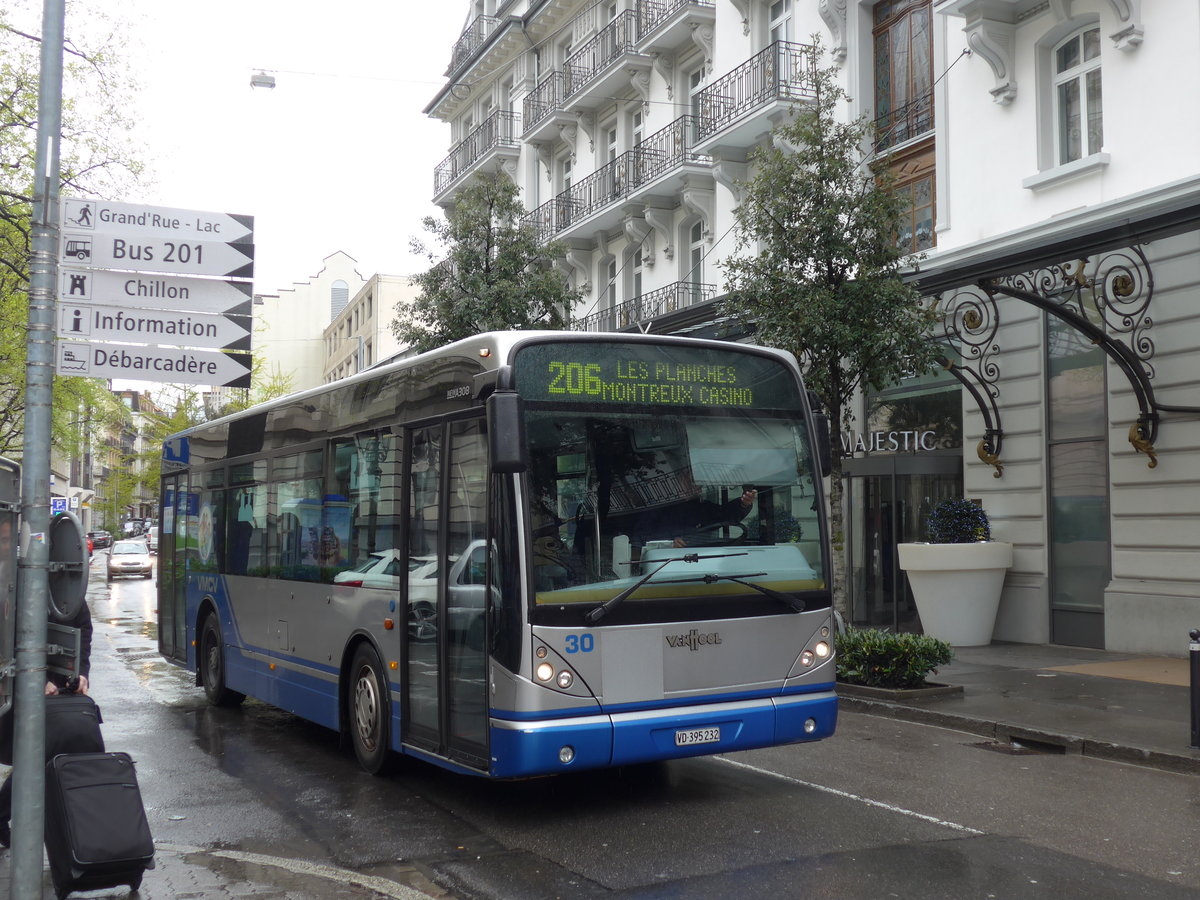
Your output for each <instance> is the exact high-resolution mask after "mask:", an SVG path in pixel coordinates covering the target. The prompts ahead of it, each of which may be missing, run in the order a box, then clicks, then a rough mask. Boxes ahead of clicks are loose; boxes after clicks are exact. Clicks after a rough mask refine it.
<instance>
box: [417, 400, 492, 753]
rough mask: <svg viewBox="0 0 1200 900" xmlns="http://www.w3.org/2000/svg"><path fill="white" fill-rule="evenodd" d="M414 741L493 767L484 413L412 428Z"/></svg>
mask: <svg viewBox="0 0 1200 900" xmlns="http://www.w3.org/2000/svg"><path fill="white" fill-rule="evenodd" d="M410 446H411V449H410V453H409V454H408V459H409V471H408V478H409V509H408V519H409V531H408V559H409V573H408V591H407V598H406V599H407V603H408V621H409V622H410V623H412V622H414V621H420V620H425V621H426V622H428V623H431V624H432V626H433V627H425V628H412V627H410V628H408V629H405V640H406V642H407V647H406V650H407V652H406V654H405V659H406V673H405V675H406V677H405V679H404V691H405V699H406V703H405V704H404V709H405V721H404V728H403V731H402V733H403V734H404V740H405V742H406V743H411V744H413V745H414V746H417V747H421V748H423V749H427V750H430V751H432V752H435V753H437V754H439V755H441V756H446V757H449V758H452V759H454V760H456V761H458V762H460V763H463V764H464V765H468V766H471V767H472V768H478V769H483V770H486V768H487V766H488V753H487V750H488V746H487V726H488V706H487V648H486V640H485V635H486V615H487V585H486V582H485V576H486V569H487V552H488V551H487V540H486V539H487V474H488V466H487V439H486V434H485V431H484V420H483V419H482V418H476V419H468V420H459V421H454V422H449V423H446V424H444V425H435V426H430V427H427V428H420V429H416V430H414V431H412V433H411V445H410Z"/></svg>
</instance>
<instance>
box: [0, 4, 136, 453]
mask: <svg viewBox="0 0 1200 900" xmlns="http://www.w3.org/2000/svg"><path fill="white" fill-rule="evenodd" d="M41 7H42V5H41V3H39V2H33V0H9V2H7V3H5V4H4V5H3V6H2V7H0V455H4V456H16V457H19V456H20V454H21V447H22V444H23V442H24V441H23V439H24V412H25V341H26V333H27V325H28V310H29V299H28V294H27V291H28V286H29V271H28V262H29V251H30V231H31V217H32V203H33V184H32V182H33V172H34V156H35V148H36V136H37V135H36V127H37V91H38V78H39V73H40V59H39V55H40V50H41V44H40V39H39V36H38V35H39V33H40V31H41V12H42V9H41ZM66 25H67V39H66V41H65V42H64V51H65V54H64V64H63V65H64V70H63V108H62V146H61V183H60V189H61V191H62V192H63V193H64V194H76V195H84V194H86V195H96V196H119V195H120V194H121V193H122V192H123V191H124V190H125V189H127V188H128V187H129V186H130V185H132V184H133V181H134V179H135V178H136V176H137V175H138V174H139V173H140V166H139V165H138V164H137V163H136V161H135V155H134V152H133V149H132V141H131V140H130V137H129V134H128V130H129V128H130V124H131V119H130V116H129V113H128V108H129V107H128V100H129V98H130V97H131V96H132V95H133V93H134V89H133V86H132V83H131V81H130V79H129V78H128V76H127V74H126V69H125V65H124V62H123V61H122V56H121V52H120V50H121V47H122V45H123V43H124V39H123V31H124V29H123V28H122V27H121V23H120V22H119V21H114V20H113V19H112V18H111V17H110V16H109V15H108V12H107V10H106V8H105V4H103V3H102V2H99V0H90V2H78V3H72V4H70V10H69V11H68V15H67V20H66ZM54 382H55V383H54V400H53V406H52V410H51V415H52V417H53V424H52V434H53V435H54V440H55V443H56V444H58V445H60V446H67V445H70V444H72V443H77V442H78V441H79V431H78V428H77V427H76V424H75V423H76V422H79V421H81V416H80V413H81V411H83V410H86V409H87V408H88V407H89V406H91V407H93V408H95V409H97V410H99V409H102V408H107V405H108V404H107V402H106V400H105V395H106V394H107V389H106V386H105V384H104V383H103V382H101V381H97V380H94V379H82V378H59V377H56V378H55V379H54Z"/></svg>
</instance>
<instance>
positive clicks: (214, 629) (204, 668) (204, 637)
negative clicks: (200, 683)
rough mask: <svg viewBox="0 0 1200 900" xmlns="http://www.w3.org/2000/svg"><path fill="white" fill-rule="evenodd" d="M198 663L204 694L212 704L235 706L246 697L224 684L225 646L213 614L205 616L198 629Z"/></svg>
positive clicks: (219, 627)
mask: <svg viewBox="0 0 1200 900" xmlns="http://www.w3.org/2000/svg"><path fill="white" fill-rule="evenodd" d="M199 665H200V666H201V672H203V674H204V695H205V696H206V697H208V702H209V703H211V704H212V705H213V706H237V705H238V704H239V703H241V702H242V701H243V700H245V699H246V695H245V694H243V693H240V692H239V691H232V690H230V689H229V688H227V687H226V686H225V647H224V645H223V644H222V642H221V626H220V625H218V624H217V617H216V616H215V615H209V616H207V617H205V619H204V626H203V627H202V628H201V631H200V659H199Z"/></svg>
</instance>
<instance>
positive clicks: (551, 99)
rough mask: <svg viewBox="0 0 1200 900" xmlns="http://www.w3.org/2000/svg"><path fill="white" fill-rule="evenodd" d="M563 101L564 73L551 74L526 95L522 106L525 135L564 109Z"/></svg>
mask: <svg viewBox="0 0 1200 900" xmlns="http://www.w3.org/2000/svg"><path fill="white" fill-rule="evenodd" d="M562 100H563V75H562V72H551V73H550V74H549V75H547V76H546V77H545V78H543V79H542V80H541V81H539V82H538V84H537V86H536V87H535V88H534V89H533V90H532V91H530V92H529V93H528V94H526V95H525V100H524V102H523V103H522V106H521V112H522V118H523V120H524V122H525V133H526V134H528V133H529V132H530V131H531V130H532V129H533V128H535V127H536V126H537V125H538V124H539V123H540V122H541V121H542V120H543V119H545V118H546V117H547V116H549V115H550V114H551V113H553V112H555V111H557V110H560V109H562Z"/></svg>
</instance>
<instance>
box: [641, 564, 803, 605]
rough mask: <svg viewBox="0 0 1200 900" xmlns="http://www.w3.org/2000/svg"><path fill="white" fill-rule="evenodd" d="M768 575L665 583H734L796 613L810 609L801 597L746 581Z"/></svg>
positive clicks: (669, 580)
mask: <svg viewBox="0 0 1200 900" xmlns="http://www.w3.org/2000/svg"><path fill="white" fill-rule="evenodd" d="M766 574H767V573H766V572H750V573H748V574H746V575H700V576H698V577H696V578H671V579H668V580H667V582H664V583H667V584H683V583H685V582H689V581H698V582H704V584H716V583H717V582H718V581H732V582H735V583H737V584H744V585H745V586H746V587H748V588H753V589H754V590H756V591H758V592H759V593H760V594H765V595H766V596H768V597H770V598H771V599H772V600H778V601H779V602H780V603H784V604H786V605H787V606H790V607H791V608H792V609H794V610H795V611H796V612H804V610H806V609H807V608H808V607H807V606H805V605H804V601H803V600H801V599H800V598H799V597H793V596H791V595H790V594H785V593H783V591H777V590H775V589H774V588H769V587H763V586H762V585H761V584H757V583H755V582H753V581H746V580H745V579H747V578H762V577H763V576H765V575H766Z"/></svg>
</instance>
